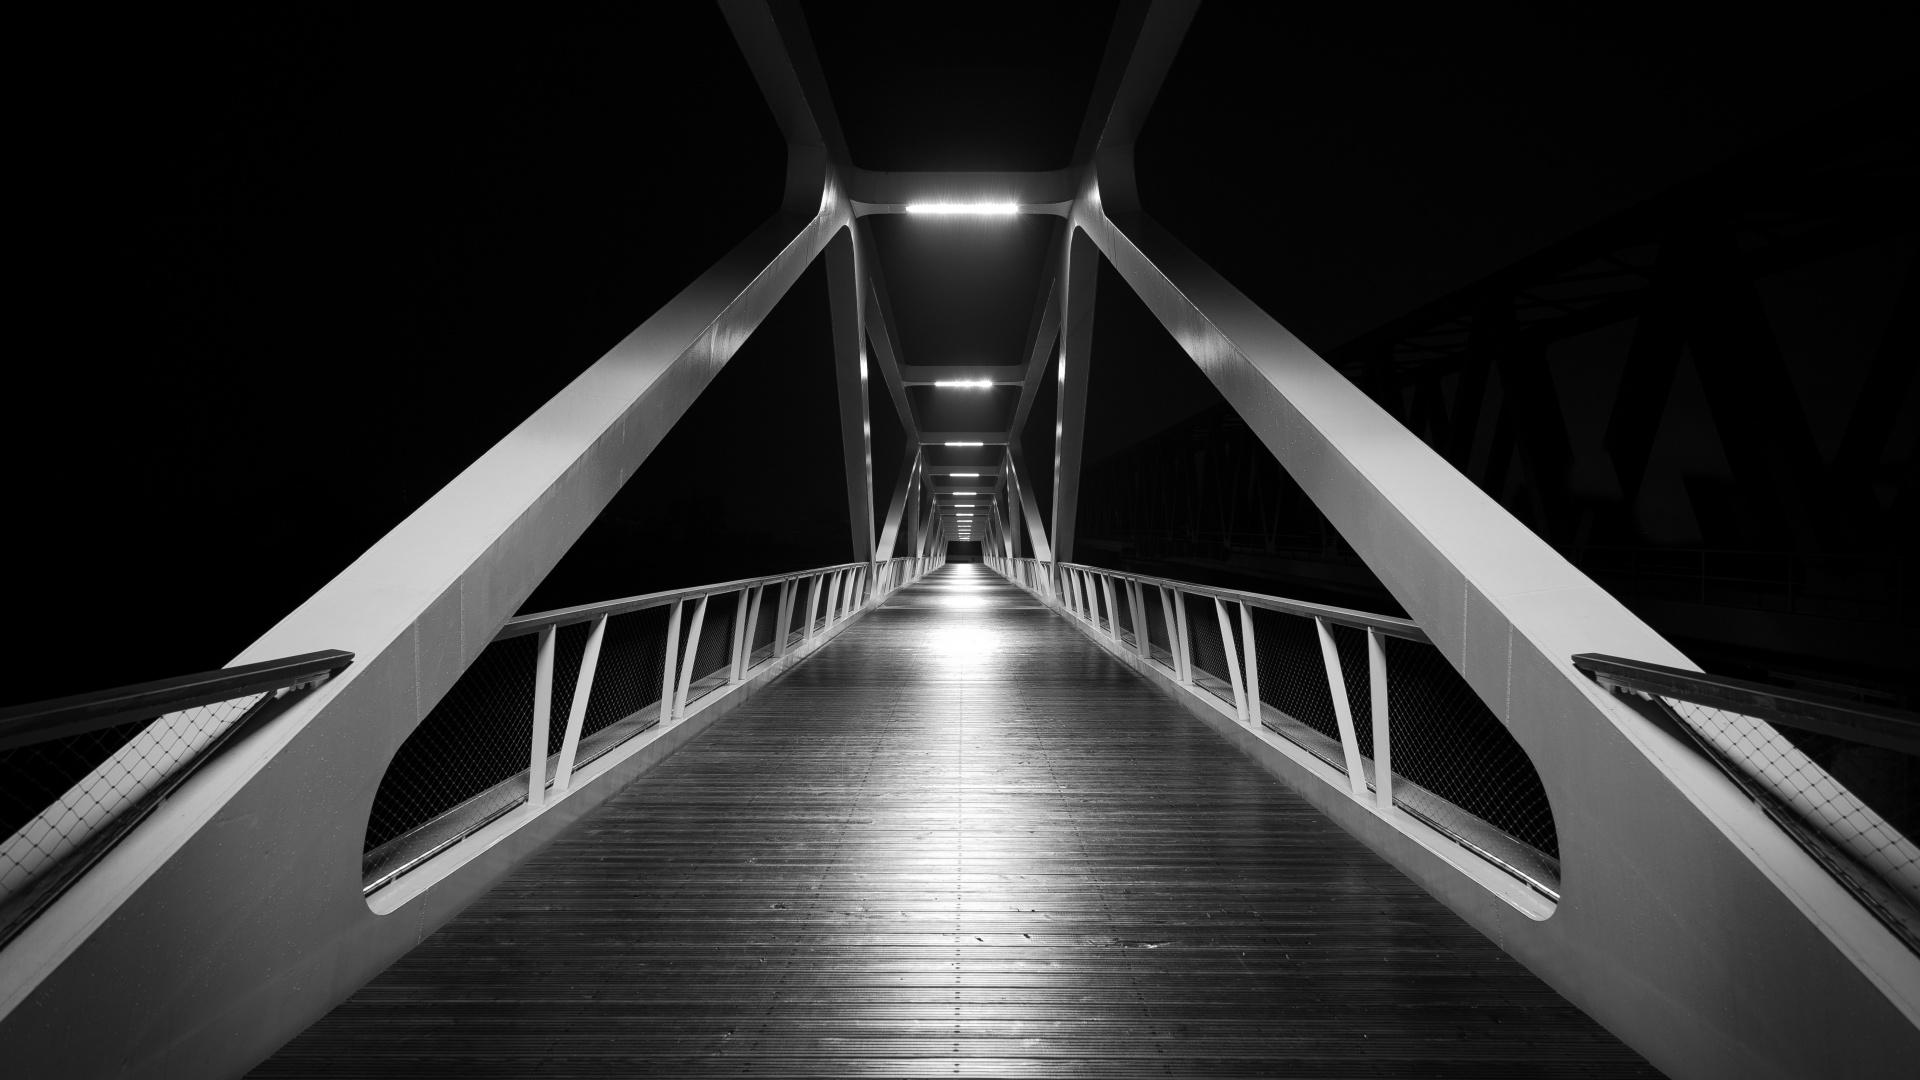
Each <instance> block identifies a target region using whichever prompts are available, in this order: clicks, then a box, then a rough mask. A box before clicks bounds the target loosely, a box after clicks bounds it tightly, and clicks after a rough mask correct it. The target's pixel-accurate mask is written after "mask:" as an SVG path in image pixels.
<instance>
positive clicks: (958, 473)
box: [947, 472, 980, 495]
mask: <svg viewBox="0 0 1920 1080" xmlns="http://www.w3.org/2000/svg"><path fill="white" fill-rule="evenodd" d="M947 475H948V476H979V475H980V474H979V473H977V472H950V473H948V474H947ZM954 494H956V495H957V494H959V492H955V493H954Z"/></svg>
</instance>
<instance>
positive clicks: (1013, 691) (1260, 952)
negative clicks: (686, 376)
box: [255, 565, 1657, 1078]
mask: <svg viewBox="0 0 1920 1080" xmlns="http://www.w3.org/2000/svg"><path fill="white" fill-rule="evenodd" d="M509 1074H511V1075H516V1076H519V1075H525V1076H539V1077H555V1076H574V1075H592V1076H609V1075H637V1074H650V1075H660V1076H693V1075H709V1074H714V1075H718V1074H727V1075H735V1076H740V1075H745V1076H779V1075H830V1076H869V1075H872V1076H1012V1075H1046V1076H1066V1075H1087V1076H1122V1075H1154V1076H1196V1075H1276V1076H1279V1075H1284V1076H1459V1077H1476V1078H1478V1077H1494V1076H1525V1077H1550V1076H1629V1075H1631V1076H1645V1075H1657V1074H1656V1073H1654V1072H1653V1070H1652V1069H1650V1068H1649V1067H1648V1066H1647V1065H1646V1064H1645V1062H1643V1061H1642V1060H1641V1059H1639V1058H1638V1057H1637V1056H1635V1055H1634V1054H1633V1053H1632V1052H1631V1051H1630V1050H1628V1049H1627V1048H1625V1047H1624V1046H1622V1045H1621V1044H1620V1043H1619V1042H1618V1041H1617V1040H1615V1039H1614V1038H1613V1037H1612V1036H1611V1035H1609V1034H1608V1033H1607V1032H1606V1031H1604V1030H1603V1029H1601V1028H1600V1027H1599V1026H1598V1025H1597V1024H1595V1023H1594V1022H1593V1021H1591V1020H1590V1019H1588V1018H1587V1017H1586V1016H1585V1015H1584V1014H1583V1013H1581V1012H1580V1011H1578V1010H1577V1009H1575V1008H1573V1007H1572V1006H1570V1005H1568V1004H1567V1003H1566V1002H1565V1001H1564V1000H1563V999H1561V998H1560V997H1559V996H1558V995H1557V994H1555V993H1554V992H1553V991H1552V990H1550V989H1548V988H1547V987H1546V986H1545V985H1544V984H1542V983H1541V982H1540V981H1539V980H1538V979H1536V978H1534V977H1533V975H1532V974H1531V973H1529V972H1528V971H1527V970H1526V969H1525V968H1523V967H1521V966H1520V965H1519V964H1518V963H1516V962H1514V961H1512V960H1510V959H1508V958H1507V957H1506V956H1505V955H1504V954H1503V953H1501V952H1500V951H1499V950H1498V949H1497V948H1495V947H1494V946H1493V945H1492V944H1491V943H1489V942H1488V941H1487V940H1486V939H1485V938H1484V937H1482V936H1480V935H1479V934H1478V933H1476V932H1475V931H1474V930H1472V929H1471V928H1470V927H1468V926H1467V925H1466V924H1465V923H1463V922H1462V921H1460V919H1459V918H1457V917H1456V916H1454V915H1453V914H1452V913H1451V912H1449V911H1448V910H1446V909H1445V908H1443V907H1442V906H1441V905H1440V904H1439V903H1437V902H1436V901H1434V900H1433V899H1432V898H1431V897H1429V896H1428V895H1427V894H1426V893H1425V892H1423V891H1422V890H1421V889H1420V888H1419V887H1417V886H1415V885H1414V884H1413V883H1411V882H1410V881H1408V880H1407V879H1406V878H1405V877H1403V876H1401V875H1400V874H1399V873H1398V872H1397V871H1395V870H1394V869H1393V868H1392V867H1390V866H1388V865H1387V864H1386V863H1384V862H1382V861H1381V860H1380V859H1379V858H1378V857H1377V856H1375V855H1373V854H1372V853H1371V852H1370V851H1368V850H1367V849H1366V848H1364V847H1363V846H1361V844H1360V843H1359V842H1358V841H1355V840H1354V839H1352V838H1351V837H1349V836H1348V835H1347V834H1346V833H1344V832H1342V831H1341V830H1340V829H1339V828H1337V827H1336V826H1334V825H1332V824H1331V823H1329V822H1328V821H1327V820H1326V819H1325V818H1323V817H1321V816H1320V814H1319V813H1317V812H1316V811H1314V810H1313V809H1312V808H1311V807H1310V806H1308V804H1307V803H1306V802H1305V801H1304V800H1302V799H1301V798H1300V797H1298V796H1297V795H1295V794H1294V793H1293V792H1291V791H1290V790H1288V789H1287V788H1285V787H1283V786H1282V785H1280V784H1279V783H1278V782H1276V781H1275V780H1273V779H1272V778H1271V777H1270V776H1268V775H1267V774H1266V773H1265V772H1263V771H1262V770H1261V769H1260V768H1258V767H1257V766H1255V765H1254V764H1253V763H1252V762H1250V761H1248V760H1247V759H1246V758H1244V757H1243V756H1241V755H1240V753H1239V752H1238V751H1236V750H1234V749H1233V748H1231V747H1230V746H1228V745H1227V744H1226V743H1225V742H1223V741H1222V740H1221V739H1220V738H1219V737H1218V736H1217V735H1215V734H1213V733H1212V732H1211V731H1210V730H1208V729H1207V728H1206V727H1205V726H1203V725H1202V724H1200V723H1199V722H1198V721H1197V720H1195V719H1193V718H1192V717H1191V716H1189V715H1188V714H1187V713H1186V712H1185V711H1184V710H1182V709H1181V708H1180V707H1179V706H1178V705H1176V704H1174V703H1172V702H1169V701H1167V700H1166V699H1165V698H1163V697H1161V696H1160V695H1159V693H1158V692H1157V691H1155V690H1154V689H1152V688H1151V687H1150V686H1149V685H1148V684H1147V683H1146V682H1144V681H1143V680H1142V679H1141V678H1140V677H1139V676H1137V675H1135V674H1134V673H1132V672H1131V671H1129V670H1127V669H1126V668H1125V667H1124V666H1123V665H1121V664H1119V663H1118V662H1116V661H1115V660H1113V659H1112V658H1111V657H1109V656H1107V655H1106V654H1105V653H1103V652H1102V651H1101V650H1100V649H1099V648H1097V647H1096V646H1094V645H1093V644H1092V643H1091V642H1088V641H1087V640H1086V639H1085V638H1084V637H1082V636H1081V635H1080V634H1079V632H1077V631H1076V630H1074V629H1073V628H1071V627H1069V626H1068V625H1067V624H1066V623H1065V622H1064V621H1063V620H1061V619H1060V618H1059V617H1058V616H1056V615H1054V614H1053V613H1051V612H1049V611H1047V610H1046V609H1045V608H1043V607H1042V606H1040V605H1039V604H1037V603H1035V602H1033V601H1032V600H1031V599H1030V598H1028V597H1026V596H1025V595H1024V594H1023V593H1021V592H1020V591H1019V590H1018V589H1016V588H1014V587H1013V586H1011V585H1008V584H1006V583H1005V582H1003V581H1002V580H1001V579H1000V578H998V577H997V576H996V575H994V574H993V573H992V572H991V571H988V570H986V569H985V568H983V567H980V566H977V565H972V566H969V565H956V566H949V567H946V568H944V569H943V570H941V571H939V572H938V573H937V574H935V575H934V576H933V577H931V578H929V580H928V581H927V582H925V583H922V584H921V585H918V586H915V587H913V588H911V589H908V590H905V591H903V592H901V593H899V594H897V595H896V596H895V597H893V598H892V599H890V600H889V601H888V602H887V604H886V605H885V606H884V607H883V608H882V609H880V610H878V611H876V612H873V613H871V614H869V615H868V616H867V618H866V619H865V620H863V621H862V622H860V623H859V624H856V625H855V626H853V627H851V628H849V630H848V631H847V632H846V633H845V634H844V635H843V636H842V637H841V638H839V639H838V640H837V641H835V642H834V643H833V644H831V645H830V646H828V647H827V648H825V649H823V650H822V651H821V652H820V653H819V654H817V655H816V656H815V657H814V658H813V659H812V660H810V661H809V662H808V663H806V664H804V665H802V666H800V667H799V668H798V669H796V670H794V671H793V672H791V673H789V674H788V675H787V676H786V677H784V678H783V679H782V680H781V681H780V682H778V683H776V684H775V685H773V686H771V687H769V688H768V689H767V690H766V691H765V692H764V693H763V694H762V695H761V696H760V697H758V698H756V699H755V700H754V701H752V702H750V703H748V704H747V705H746V706H744V707H742V708H741V709H740V710H739V711H738V712H736V713H734V714H733V715H732V716H730V717H728V718H727V719H726V720H724V721H722V722H721V723H719V724H718V725H716V726H715V727H714V728H713V729H712V730H710V731H708V732H707V733H706V734H705V735H703V736H701V737H700V739H699V740H698V741H696V742H695V743H693V744H692V745H691V746H689V747H688V748H686V749H685V750H683V751H682V752H681V753H679V754H678V755H676V756H675V757H673V758H670V759H669V760H667V761H666V762H665V763H663V764H662V765H661V766H660V767H659V768H657V769H656V770H654V771H653V772H652V773H649V774H648V775H647V776H645V777H643V778H642V779H641V780H640V781H639V782H637V783H635V784H634V785H633V786H632V787H631V788H629V789H628V790H626V791H625V792H623V793H621V794H620V795H619V796H617V797H615V798H614V799H613V800H612V801H610V802H609V803H608V804H607V805H605V806H604V807H602V808H601V809H600V810H598V811H597V812H595V813H594V814H592V815H591V816H589V817H587V818H585V819H584V820H582V821H581V822H580V823H579V824H578V825H576V826H575V827H574V828H573V829H572V830H571V831H570V832H568V833H567V834H565V835H563V836H562V837H561V838H560V839H559V840H558V841H556V842H555V843H554V844H553V845H552V846H551V847H550V848H549V849H548V850H546V851H545V852H543V853H542V854H541V855H539V856H538V857H536V858H535V859H533V860H532V861H530V862H529V863H528V864H527V865H526V866H524V867H523V868H522V869H521V870H519V871H518V872H517V873H516V874H514V875H513V876H512V877H511V878H510V879H509V880H507V881H506V882H505V883H504V884H502V885H501V886H500V887H499V888H497V889H495V890H494V891H493V892H492V893H490V894H488V895H487V896H486V897H485V898H483V899H482V900H481V901H479V902H478V903H476V904H475V905H474V906H473V907H472V908H470V909H469V910H468V911H467V912H466V913H464V914H462V915H461V916H460V917H459V918H457V919H455V920H454V921H453V922H452V923H450V924H448V925H447V926H446V927H445V928H444V929H442V930H441V931H440V932H439V933H437V934H435V935H433V936H432V937H431V938H429V939H428V940H427V941H426V942H424V943H423V944H422V945H421V946H420V947H419V948H417V949H415V950H414V951H413V952H412V953H411V954H409V955H408V956H406V957H405V958H404V959H402V960H401V961H400V962H399V963H397V964H395V965H394V966H393V967H392V968H391V969H389V970H388V971H387V972H386V973H385V974H383V975H381V976H380V977H379V978H378V979H375V980H374V981H373V982H372V983H370V984H368V985H367V986H366V987H365V988H363V989H362V990H361V991H360V992H359V993H358V994H356V995H354V997H353V998H352V999H351V1000H349V1001H347V1002H346V1003H345V1004H343V1005H341V1006H340V1007H339V1008H338V1009H336V1010H334V1011H333V1013H332V1014H330V1015H329V1016H327V1017H326V1018H325V1019H323V1020H321V1021H320V1022H319V1023H317V1024H315V1025H314V1026H313V1027H312V1028H311V1029H309V1030H308V1031H307V1032H306V1033H305V1034H303V1035H301V1036H300V1037H299V1038H297V1039H295V1040H294V1041H293V1042H292V1043H289V1044H288V1045H287V1046H286V1047H285V1048H284V1049H283V1050H282V1051H281V1052H280V1053H279V1054H278V1055H276V1056H275V1057H274V1058H272V1059H271V1060H270V1061H268V1062H266V1063H265V1064H264V1065H262V1066H261V1067H260V1069H259V1070H258V1071H257V1072H256V1073H255V1075H257V1076H261V1077H295V1076H327V1077H334V1076H349V1075H351V1076H406V1077H422V1076H440V1075H446V1076H475V1075H488V1076H498V1075H509Z"/></svg>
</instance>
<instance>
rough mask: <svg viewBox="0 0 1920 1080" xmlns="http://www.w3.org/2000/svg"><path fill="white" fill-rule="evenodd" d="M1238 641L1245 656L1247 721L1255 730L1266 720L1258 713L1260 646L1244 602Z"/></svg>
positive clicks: (1250, 611)
mask: <svg viewBox="0 0 1920 1080" xmlns="http://www.w3.org/2000/svg"><path fill="white" fill-rule="evenodd" d="M1240 639H1241V645H1242V652H1243V653H1244V654H1245V656H1246V665H1245V666H1246V669H1247V721H1248V722H1249V723H1251V724H1252V725H1253V726H1254V727H1256V728H1257V727H1259V726H1260V723H1261V721H1262V720H1264V719H1266V716H1265V714H1264V713H1262V712H1261V711H1260V644H1259V642H1257V641H1255V640H1254V634H1253V608H1251V607H1249V606H1247V604H1246V603H1245V602H1244V601H1242V602H1241V604H1240Z"/></svg>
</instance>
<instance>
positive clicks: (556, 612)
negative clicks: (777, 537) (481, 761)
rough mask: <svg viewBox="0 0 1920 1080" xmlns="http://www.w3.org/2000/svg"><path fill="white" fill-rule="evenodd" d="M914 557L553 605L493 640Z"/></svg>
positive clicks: (514, 621)
mask: <svg viewBox="0 0 1920 1080" xmlns="http://www.w3.org/2000/svg"><path fill="white" fill-rule="evenodd" d="M914 561H917V560H914V559H881V560H879V561H877V562H874V563H864V562H847V563H835V564H833V565H832V566H817V567H814V568H812V569H809V570H798V571H789V572H787V573H784V574H767V575H765V576H763V577H752V578H738V579H736V580H733V581H722V582H718V583H716V584H713V585H695V586H692V587H690V588H685V589H667V590H665V591H662V592H654V593H642V594H641V595H639V596H624V597H621V598H619V599H617V600H602V601H600V602H598V603H594V604H581V605H579V606H577V607H568V608H554V609H553V610H551V611H536V612H534V613H532V614H530V615H517V616H515V617H513V618H511V619H508V620H507V623H506V625H505V626H502V627H501V628H500V632H499V633H498V634H495V635H494V636H493V640H495V641H505V640H507V639H508V638H515V637H519V636H521V635H522V634H531V633H534V632H535V631H537V630H540V629H543V628H545V627H548V626H562V625H566V624H569V623H576V622H585V621H586V620H588V619H597V618H599V617H600V616H602V615H625V614H628V613H630V612H635V611H645V610H647V609H648V608H656V607H663V606H665V605H667V604H671V603H674V602H675V601H678V600H698V599H699V598H701V597H703V596H719V595H721V594H722V593H730V592H739V591H740V590H741V589H751V588H754V587H756V586H759V585H771V584H774V583H776V582H781V581H792V580H794V579H796V578H810V577H818V576H820V575H822V574H831V573H835V572H838V571H841V570H856V569H861V568H864V567H867V566H869V565H871V566H887V565H889V564H891V563H901V562H914Z"/></svg>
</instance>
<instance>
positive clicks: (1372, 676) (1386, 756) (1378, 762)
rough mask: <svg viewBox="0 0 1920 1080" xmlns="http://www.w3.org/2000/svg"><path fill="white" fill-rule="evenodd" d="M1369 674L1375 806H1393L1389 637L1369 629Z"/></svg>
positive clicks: (1386, 808) (1384, 807)
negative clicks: (1388, 683)
mask: <svg viewBox="0 0 1920 1080" xmlns="http://www.w3.org/2000/svg"><path fill="white" fill-rule="evenodd" d="M1367 674H1368V676H1369V679H1368V682H1369V683H1370V684H1371V685H1372V689H1373V805H1375V806H1377V807H1379V808H1380V809H1382V810H1390V809H1392V808H1393V736H1392V732H1391V731H1390V730H1389V729H1388V724H1387V638H1386V635H1384V634H1382V633H1381V632H1380V631H1378V630H1375V629H1372V628H1371V627H1369V628H1368V630H1367Z"/></svg>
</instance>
